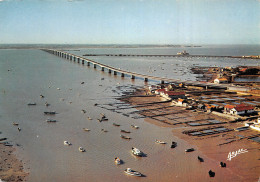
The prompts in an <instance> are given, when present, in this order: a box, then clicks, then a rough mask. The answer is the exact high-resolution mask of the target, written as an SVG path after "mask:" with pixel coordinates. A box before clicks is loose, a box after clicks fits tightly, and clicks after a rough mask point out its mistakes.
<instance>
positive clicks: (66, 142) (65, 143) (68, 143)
mask: <svg viewBox="0 0 260 182" xmlns="http://www.w3.org/2000/svg"><path fill="white" fill-rule="evenodd" d="M63 143H64V145H71V143H70V142H68V141H64V142H63Z"/></svg>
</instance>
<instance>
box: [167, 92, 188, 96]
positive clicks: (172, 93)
mask: <svg viewBox="0 0 260 182" xmlns="http://www.w3.org/2000/svg"><path fill="white" fill-rule="evenodd" d="M164 93H165V94H167V95H169V96H175V95H185V92H174V91H165V92H164Z"/></svg>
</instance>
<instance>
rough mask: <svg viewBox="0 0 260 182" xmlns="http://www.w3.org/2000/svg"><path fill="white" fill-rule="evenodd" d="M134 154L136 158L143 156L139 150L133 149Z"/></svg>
mask: <svg viewBox="0 0 260 182" xmlns="http://www.w3.org/2000/svg"><path fill="white" fill-rule="evenodd" d="M132 153H133V154H134V155H136V156H142V155H143V152H142V151H140V150H139V149H138V148H135V147H132Z"/></svg>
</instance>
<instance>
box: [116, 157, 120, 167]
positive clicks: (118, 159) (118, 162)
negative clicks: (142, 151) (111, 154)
mask: <svg viewBox="0 0 260 182" xmlns="http://www.w3.org/2000/svg"><path fill="white" fill-rule="evenodd" d="M115 163H116V165H119V164H122V160H121V159H120V158H119V157H116V158H115Z"/></svg>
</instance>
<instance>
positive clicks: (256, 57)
mask: <svg viewBox="0 0 260 182" xmlns="http://www.w3.org/2000/svg"><path fill="white" fill-rule="evenodd" d="M83 56H118V57H191V58H192V57H210V58H243V59H260V57H259V56H254V57H252V56H211V55H161V54H156V55H155V54H84V55H83Z"/></svg>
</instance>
